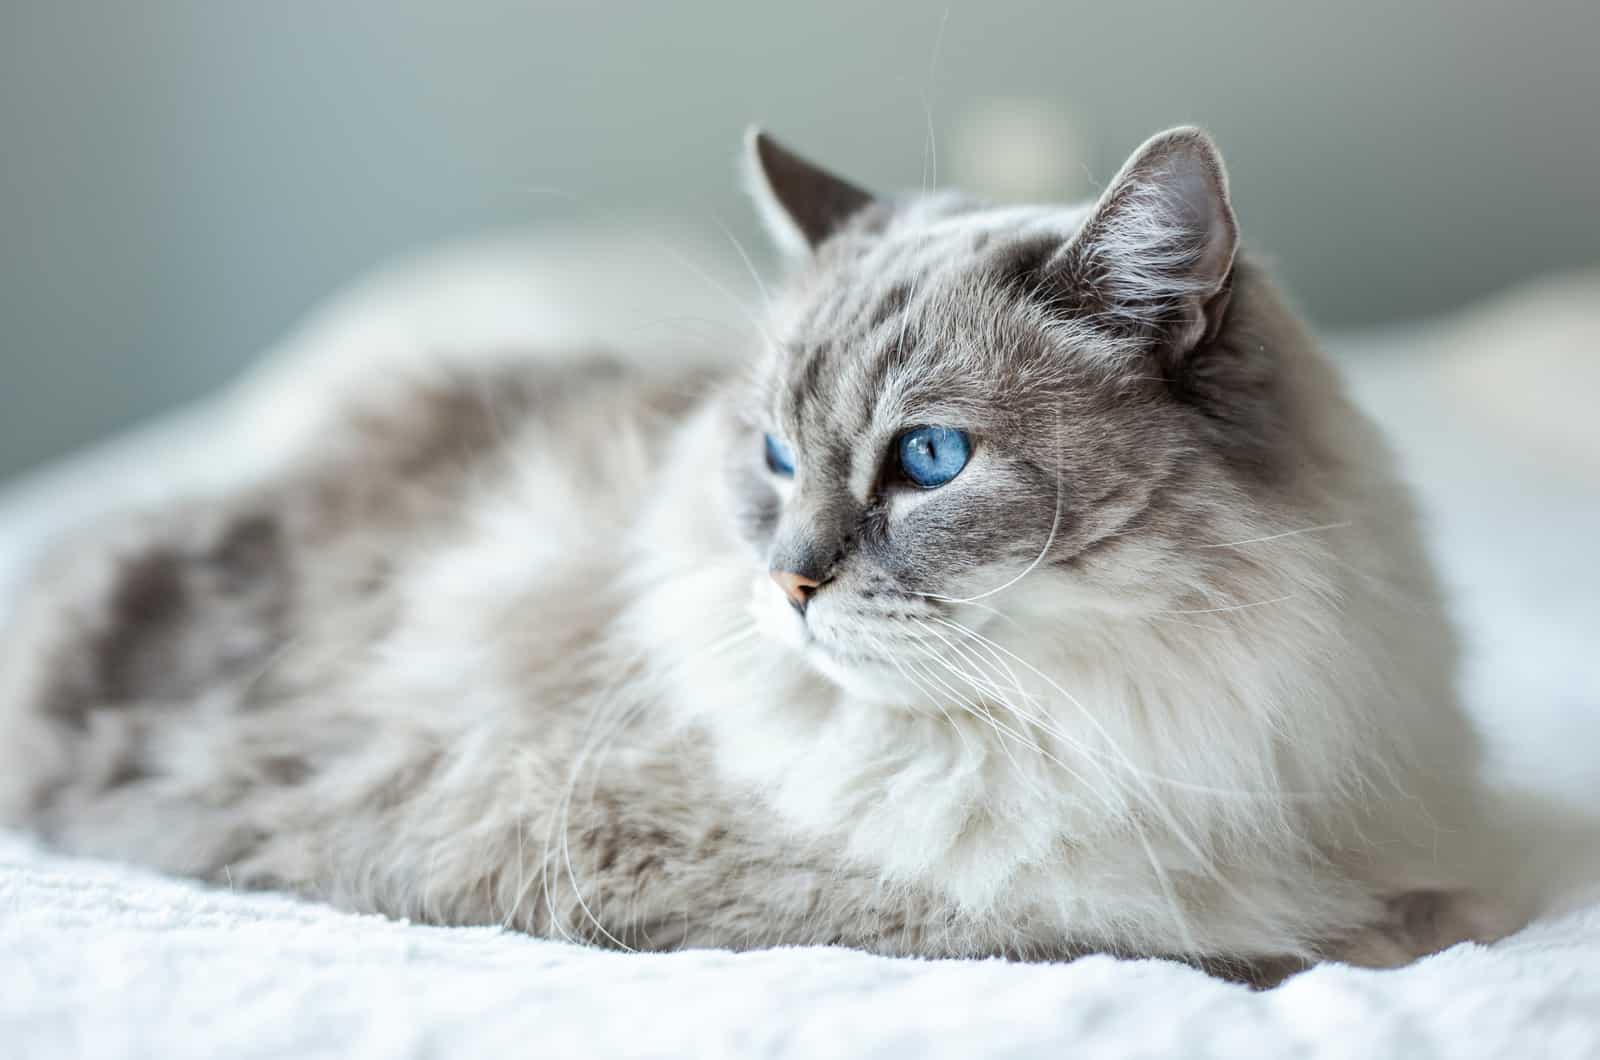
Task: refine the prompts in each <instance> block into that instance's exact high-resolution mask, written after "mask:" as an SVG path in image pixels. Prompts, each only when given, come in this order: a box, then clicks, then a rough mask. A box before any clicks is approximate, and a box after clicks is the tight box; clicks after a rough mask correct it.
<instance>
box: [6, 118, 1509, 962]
mask: <svg viewBox="0 0 1600 1060" xmlns="http://www.w3.org/2000/svg"><path fill="white" fill-rule="evenodd" d="M758 157H760V161H761V164H762V166H763V167H764V169H765V171H766V177H767V179H768V180H769V181H770V183H771V185H772V188H773V191H772V194H771V200H770V201H771V202H772V203H773V204H775V208H776V209H779V210H781V211H783V212H785V213H786V214H787V217H788V220H789V222H791V223H792V227H793V229H794V231H795V234H797V235H798V236H800V237H801V239H802V241H803V242H805V243H808V244H810V245H813V246H814V247H815V261H814V264H813V266H812V267H811V268H810V269H808V270H806V271H805V272H804V273H803V274H802V276H801V278H800V280H799V282H798V283H797V284H795V285H794V286H793V287H791V289H790V290H789V291H788V292H787V294H786V296H785V299H784V301H783V303H782V305H781V306H780V307H779V311H778V313H777V314H776V317H775V319H774V321H773V328H774V329H775V334H774V335H772V336H771V340H772V342H773V344H774V347H775V349H774V350H773V351H772V353H771V356H770V358H769V360H768V362H767V363H766V364H764V365H763V367H762V370H761V371H759V372H758V373H757V374H756V378H755V379H754V380H753V381H752V380H750V379H749V378H748V377H749V374H750V373H749V372H748V370H747V369H746V368H745V366H743V365H738V366H732V367H730V368H729V369H728V370H727V371H726V372H722V373H716V372H713V373H710V374H704V373H701V374H689V373H685V374H683V375H679V376H674V375H672V374H670V373H669V374H663V375H659V376H652V375H649V374H647V373H643V372H640V371H637V370H620V369H616V368H614V367H611V366H609V365H608V364H607V363H606V362H603V361H595V362H591V363H588V364H578V365H575V366H573V367H569V368H565V369H553V368H550V367H544V366H540V365H539V364H538V363H537V361H536V360H534V359H529V360H526V361H517V360H514V359H513V360H508V361H507V362H505V363H504V364H501V365H499V366H497V367H494V368H491V369H485V370H483V371H482V372H471V373H457V374H452V375H449V376H448V377H444V376H441V377H436V378H428V379H412V380H409V381H408V380H403V379H402V380H385V381H377V380H374V381H372V385H371V386H370V387H364V388H363V391H362V392H361V393H359V394H351V395H347V396H341V397H340V398H339V399H338V400H337V401H336V402H335V404H336V406H338V407H339V409H340V411H339V413H338V414H337V415H335V416H334V417H333V418H332V419H331V420H330V424H329V427H328V433H327V434H326V436H325V437H321V438H319V439H317V442H316V444H315V445H314V446H311V447H308V450H307V453H306V455H305V457H304V458H302V459H300V460H299V461H297V462H292V463H291V464H290V466H288V467H286V468H285V469H283V470H282V471H281V472H279V473H278V474H276V475H275V476H274V477H273V478H272V479H271V480H270V481H268V482H265V483H261V484H259V485H257V486H253V487H251V488H250V489H249V490H247V491H243V492H241V493H240V494H239V495H237V496H230V497H224V498H214V499H210V500H205V501H197V502H196V503H195V504H194V505H193V506H192V507H190V508H188V509H185V510H181V511H175V512H170V513H163V514H161V515H158V516H156V517H154V518H153V519H150V520H148V521H142V522H141V521H132V520H131V521H129V522H128V523H127V524H125V525H123V526H120V527H119V528H117V530H116V531H115V532H114V538H115V539H114V540H108V539H103V538H94V539H91V540H88V541H86V542H85V543H84V544H82V545H81V546H78V547H75V548H71V549H68V550H65V551H64V552H63V554H62V557H61V559H60V560H59V563H58V566H57V567H56V568H55V570H54V573H51V572H47V573H46V575H45V576H44V577H42V578H41V580H40V582H39V589H38V590H37V591H36V593H35V594H34V595H33V597H32V598H31V599H30V601H29V602H28V604H27V605H26V606H25V607H24V609H23V611H22V613H21V616H20V620H19V622H18V624H17V626H16V628H15V631H14V632H13V633H12V634H11V635H10V636H9V638H8V640H7V642H6V643H5V644H4V646H3V648H0V652H3V654H0V660H3V661H0V719H3V732H4V733H5V735H4V738H3V739H0V765H3V766H4V772H3V775H0V813H3V814H5V815H6V816H7V817H9V818H11V819H14V820H17V821H19V822H21V823H24V824H26V825H28V826H29V827H32V828H34V829H36V830H38V831H40V832H42V833H43V834H45V835H47V836H48V837H49V838H50V839H51V840H52V841H54V842H56V843H59V844H61V845H62V846H64V847H67V848H69V849H73V850H78V851H83V852H87V853H92V854H97V855H103V856H114V857H123V858H129V859H133V860H138V861H143V862H147V863H150V864H153V865H156V866H159V867H161V868H164V869H168V870H171V871H177V872H184V873H192V874H196V875H200V876H203V877H206V878H209V879H214V880H219V881H224V880H226V881H231V882H232V883H234V884H236V885H252V886H274V887H285V888H289V889H293V890H296V891H299V892H302V893H307V894H312V895H317V896H323V897H327V898H330V899H332V900H334V901H337V902H340V903H341V904H345V905H349V906H352V907H355V908H362V909H373V910H378V911H382V912H386V913H390V914H394V915H405V916H411V917H414V918H418V919H426V920H431V921H438V922H444V923H497V922H498V923H506V924H510V925H512V926H515V927H518V928H521V929H524V930H528V931H532V932H536V933H539V934H546V935H553V936H562V937H575V938H583V939H588V940H592V941H597V942H603V943H610V944H620V945H626V946H630V947H636V948H661V947H674V946H683V945H719V946H733V947H744V946H756V945H767V944H777V943H815V942H831V943H839V944H844V945H850V946H857V947H862V948H867V949H873V950H878V951H882V952H889V953H909V954H926V955H956V954H1007V955H1013V956H1021V957H1061V956H1070V955H1074V954H1077V953H1081V952H1085V951H1089V950H1107V951H1113V952H1123V953H1145V954H1163V955H1173V956H1181V957H1186V958H1189V959H1194V960H1199V961H1203V962H1214V963H1216V964H1218V965H1230V964H1232V965H1236V966H1239V967H1245V966H1260V965H1267V964H1272V963H1273V962H1290V963H1291V964H1292V963H1293V962H1298V961H1306V960H1313V959H1316V958H1318V957H1320V956H1329V955H1331V956H1343V957H1348V958H1352V959H1358V960H1365V961H1369V962H1372V963H1392V962H1394V961H1396V960H1403V959H1405V958H1408V957H1410V956H1414V955H1416V954H1419V953H1423V952H1429V951H1431V950H1432V949H1435V948H1437V947H1438V946H1440V945H1443V944H1448V943H1449V942H1453V941H1456V940H1457V939H1459V938H1462V937H1466V936H1468V935H1472V934H1475V933H1482V932H1483V931H1484V930H1485V929H1484V927H1483V926H1482V925H1481V924H1480V923H1478V922H1476V921H1474V920H1473V919H1472V918H1471V917H1469V916H1467V915H1466V909H1467V907H1466V904H1465V903H1463V902H1461V901H1459V900H1458V898H1457V897H1456V896H1457V894H1458V892H1462V891H1465V890H1468V889H1470V888H1473V887H1475V886H1478V885H1480V884H1482V883H1483V882H1484V881H1483V879H1482V876H1481V868H1476V867H1474V865H1473V864H1472V863H1471V862H1472V859H1471V857H1470V856H1469V855H1470V854H1471V853H1472V851H1473V850H1475V849H1477V850H1481V849H1482V847H1483V842H1482V840H1481V839H1480V838H1478V837H1469V835H1468V833H1467V829H1468V826H1469V825H1471V824H1473V823H1474V820H1475V809H1474V798H1475V796H1474V785H1473V771H1474V769H1475V766H1476V749H1475V745H1474V740H1473V736H1472V733H1471V731H1470V729H1469V727H1468V726H1467V724H1466V722H1465V719H1464V718H1463V717H1462V715H1461V713H1460V711H1459V708H1458V705H1457V703H1456V699H1455V695H1454V690H1453V683H1452V682H1453V675H1454V664H1455V659H1454V652H1455V648H1454V641H1453V639H1452V636H1451V633H1450V630H1449V626H1448V623H1447V622H1446V621H1445V620H1444V617H1443V613H1442V608H1441V604H1440V601H1439V597H1438V591H1437V588H1436V587H1435V585H1434V581H1433V578H1432V575H1431V573H1430V569H1429V566H1428V563H1427V561H1426V558H1425V556H1424V555H1423V553H1422V550H1421V548H1420V546H1419V544H1418V541H1417V535H1416V529H1415V526H1414V517H1413V515H1412V512H1411V508H1410V505H1409V503H1408V501H1407V498H1406V497H1405V495H1404V492H1403V491H1402V490H1401V489H1400V488H1399V487H1398V486H1397V485H1396V483H1395V482H1394V480H1393V478H1392V469H1391V467H1390V464H1391V461H1390V458H1389V456H1388V455H1387V453H1386V452H1385V451H1384V449H1383V447H1382V445H1381V443H1380V442H1379V440H1378V439H1377V438H1376V436H1375V433H1374V432H1373V430H1372V429H1371V428H1370V426H1369V425H1368V424H1367V423H1366V421H1365V420H1364V419H1363V418H1362V417H1361V416H1360V414H1359V413H1357V412H1356V411H1355V410H1354V409H1353V408H1351V407H1350V406H1349V404H1348V403H1347V401H1346V400H1345V398H1344V397H1343V395H1342V392H1341V390H1340V387H1339V385H1338V383H1337V380H1336V379H1335V378H1334V376H1333V374H1332V372H1331V369H1330V368H1329V366H1328V365H1327V364H1326V362H1325V361H1324V359H1323V358H1322V356H1321V355H1320V354H1319V353H1318V352H1317V351H1316V349H1315V347H1314V344H1313V343H1312V342H1311V340H1310V339H1309V338H1308V337H1307V336H1306V335H1305V333H1304V332H1303V330H1302V329H1301V328H1300V326H1299V325H1298V323H1297V322H1296V321H1295V320H1294V319H1293V317H1292V315H1291V314H1289V313H1288V312H1287V311H1286V310H1285V308H1284V307H1283V305H1282V304H1281V302H1280V300H1279V298H1278V297H1277V295H1276V294H1275V293H1274V292H1273V290H1272V289H1271V286H1270V284H1269V283H1268V282H1267V280H1266V279H1265V278H1264V277H1263V276H1262V274H1261V273H1260V272H1259V270H1258V269H1256V268H1255V267H1253V266H1251V265H1250V264H1248V263H1245V262H1238V263H1235V262H1234V255H1233V242H1232V240H1233V235H1232V215H1231V211H1228V210H1227V208H1226V197H1225V187H1224V186H1223V185H1222V184H1221V177H1220V169H1219V168H1217V167H1216V165H1215V162H1214V156H1213V155H1212V154H1210V148H1209V144H1206V143H1205V142H1204V141H1203V140H1201V139H1199V138H1198V137H1196V136H1195V134H1192V133H1180V134H1174V135H1173V136H1169V137H1168V138H1167V139H1166V140H1165V141H1160V142H1153V144H1152V145H1151V146H1149V147H1147V148H1146V149H1145V151H1144V152H1142V153H1141V156H1140V158H1139V159H1136V160H1135V162H1134V163H1130V167H1129V168H1128V169H1127V170H1125V172H1124V175H1123V176H1122V177H1121V178H1119V181H1118V183H1117V184H1115V185H1113V188H1112V191H1111V192H1108V195H1107V197H1106V198H1105V199H1103V200H1102V202H1101V204H1100V205H1099V206H1098V207H1096V208H1095V209H1094V210H1092V211H1091V210H1088V209H1084V208H1077V209H1038V210H1032V211H1028V210H986V209H981V208H979V207H976V206H974V205H972V204H969V203H966V202H964V201H961V200H957V199H953V198H949V197H941V196H933V197H921V198H918V199H915V200H913V201H911V202H909V203H907V204H901V205H886V204H883V203H878V202H875V201H872V200H870V199H868V198H867V197H865V195H864V193H860V192H859V191H858V190H857V189H854V188H853V187H851V186H849V185H845V184H842V183H841V182H832V183H828V182H827V181H828V180H830V179H831V178H824V177H823V176H822V175H820V174H818V173H816V172H815V171H814V170H810V169H809V168H807V167H805V165H804V164H803V163H800V162H798V160H796V159H793V158H792V156H788V155H786V154H783V153H781V152H778V151H777V150H776V149H775V148H773V147H772V146H771V145H770V143H765V142H763V144H762V149H761V151H758ZM1196 166H1198V167H1199V168H1194V167H1196ZM1208 167H1209V168H1208ZM1208 179H1209V180H1210V181H1211V182H1212V183H1208ZM797 182H798V184H797ZM819 182H821V183H819ZM1213 184H1214V185H1215V186H1214V187H1213ZM808 187H809V191H808ZM1152 188H1153V189H1156V190H1157V191H1160V190H1161V189H1163V188H1164V189H1167V190H1169V191H1171V196H1170V201H1169V202H1168V203H1167V206H1168V207H1169V213H1171V212H1172V210H1171V209H1170V207H1172V204H1173V203H1176V204H1177V207H1178V210H1177V213H1176V214H1174V217H1175V218H1176V219H1175V220H1174V217H1168V218H1166V219H1165V220H1166V221H1170V222H1172V223H1173V224H1175V225H1176V226H1177V228H1175V229H1173V231H1172V232H1166V233H1163V231H1162V230H1161V229H1160V228H1159V225H1156V224H1154V222H1151V218H1150V217H1141V216H1139V215H1138V214H1137V211H1138V210H1144V211H1145V212H1146V213H1149V212H1150V211H1151V210H1152V209H1157V208H1159V207H1160V206H1161V203H1160V202H1159V201H1157V200H1158V198H1159V196H1156V197H1152V195H1153V193H1151V192H1150V189H1152ZM1213 195H1214V197H1215V199H1216V203H1217V204H1219V206H1220V212H1216V213H1214V214H1212V213H1208V212H1207V208H1208V204H1209V203H1210V201H1211V199H1210V196H1213ZM1119 196H1121V197H1120V198H1119ZM1152 204H1154V205H1152ZM1130 211H1133V212H1130ZM1156 220H1161V219H1160V218H1157V219H1156ZM1147 222H1150V223H1147ZM1185 225H1189V226H1190V227H1192V228H1193V231H1190V230H1189V229H1186V228H1184V226H1185ZM1141 226H1143V227H1141ZM1178 229H1183V230H1182V231H1178ZM1174 233H1176V236H1174V238H1179V244H1180V245H1178V250H1179V251H1180V252H1179V253H1176V254H1174V253H1173V252H1172V251H1173V248H1172V247H1163V246H1162V244H1161V239H1162V238H1164V236H1172V235H1174ZM1191 237H1192V238H1191ZM1184 240H1188V242H1184ZM1224 243H1225V244H1226V246H1225V248H1224V246H1223V244H1224ZM1224 249H1225V253H1223V250H1224ZM1164 278H1165V279H1164ZM1163 282H1167V283H1169V286H1170V289H1169V290H1166V291H1165V292H1164V293H1162V292H1160V291H1159V289H1158V288H1159V285H1160V284H1161V283H1163ZM1158 295H1159V296H1158ZM928 424H959V426H960V427H961V429H962V430H961V438H962V439H968V438H969V437H970V439H971V454H970V457H968V458H967V459H968V461H969V462H968V463H967V464H966V465H965V466H963V467H960V468H958V469H957V474H958V476H959V477H955V478H953V479H951V480H950V481H949V483H948V485H945V484H940V487H939V488H936V489H912V488H910V487H909V486H908V484H907V483H905V482H903V481H900V480H899V479H894V480H893V481H891V479H892V478H893V476H892V475H891V474H890V471H889V470H887V469H889V468H890V464H889V463H886V459H887V458H885V457H884V456H883V455H882V454H883V453H884V451H885V447H886V446H887V447H888V450H889V451H891V452H892V451H893V449H894V445H895V444H896V443H895V440H896V439H903V438H904V437H906V432H907V429H908V428H911V427H915V426H917V425H928ZM763 432H765V433H766V434H767V435H768V437H769V440H768V441H767V443H766V445H767V458H766V460H767V464H766V465H765V466H763V464H762V456H761V438H762V434H763ZM781 438H787V439H788V441H782V440H781ZM791 443H792V448H793V450H794V451H795V452H797V453H798V454H799V456H798V457H796V458H795V459H794V465H798V467H796V466H793V465H790V464H788V463H787V457H782V456H779V457H775V456H774V455H773V454H774V453H775V452H778V453H788V451H789V450H790V448H791ZM961 444H962V445H963V446H965V445H967V444H968V443H967V442H966V441H962V443H961ZM774 446H777V447H778V448H777V449H774V448H773V447H774ZM963 453H965V450H963ZM774 461H776V462H774ZM769 565H770V566H771V567H772V569H773V571H774V575H775V577H776V579H777V580H778V582H779V585H774V584H773V582H772V581H770V580H769V579H768V578H767V576H766V572H767V568H768V566H769ZM780 585H781V586H783V589H782V590H780ZM785 591H786V592H787V594H788V597H789V599H788V600H785ZM791 604H792V605H793V606H792V607H791Z"/></svg>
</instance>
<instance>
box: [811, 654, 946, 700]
mask: <svg viewBox="0 0 1600 1060" xmlns="http://www.w3.org/2000/svg"><path fill="white" fill-rule="evenodd" d="M804 654H805V659H806V662H808V663H809V664H810V665H811V667H812V668H813V669H814V670H816V671H817V672H818V673H819V674H821V675H822V676H823V677H825V678H827V679H828V680H829V681H830V682H832V683H833V684H834V685H835V686H836V687H838V689H839V690H840V691H841V692H843V693H845V694H846V695H847V696H849V697H850V698H851V699H856V700H864V701H866V702H871V703H882V704H884V705H886V706H913V705H915V702H916V701H918V700H920V699H922V698H924V697H923V696H922V695H921V694H920V693H918V692H917V690H916V689H915V688H913V687H911V685H910V683H909V682H908V681H907V680H906V678H905V675H904V674H902V673H901V672H900V671H898V670H897V669H895V667H894V666H893V665H892V664H889V663H876V662H870V661H863V660H860V659H850V660H848V661H846V660H841V659H839V658H837V657H836V656H834V655H833V654H831V653H830V652H829V651H828V650H827V648H825V647H823V646H822V645H821V644H818V643H816V642H815V641H813V642H811V643H809V644H807V645H806V647H805V649H804Z"/></svg>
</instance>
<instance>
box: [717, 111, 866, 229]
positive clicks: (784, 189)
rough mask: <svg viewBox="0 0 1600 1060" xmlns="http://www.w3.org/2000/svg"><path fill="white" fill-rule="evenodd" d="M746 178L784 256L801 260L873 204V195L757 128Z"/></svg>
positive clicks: (750, 137)
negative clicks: (788, 255) (800, 257)
mask: <svg viewBox="0 0 1600 1060" xmlns="http://www.w3.org/2000/svg"><path fill="white" fill-rule="evenodd" d="M745 176H746V182H747V183H748V185H749V187H750V193H751V195H752V196H753V197H754V198H755V200H756V208H757V209H758V210H759V211H760V212H761V219H762V220H763V221H764V222H765V223H766V226H767V228H768V229H769V230H770V231H771V232H772V235H773V238H774V239H775V240H776V241H777V242H778V245H779V246H780V247H781V248H782V249H783V250H784V251H785V252H787V253H793V254H797V255H799V254H805V253H809V252H810V251H812V250H815V249H816V247H817V246H818V245H819V244H820V243H821V242H822V241H823V240H825V239H827V238H828V237H829V236H830V235H832V234H833V233H834V232H836V231H838V229H839V227H840V226H841V225H843V224H844V223H845V222H846V221H847V220H849V219H850V218H851V217H852V216H854V215H855V214H857V213H859V212H860V211H861V210H864V209H865V208H866V207H868V206H870V205H872V201H873V199H872V195H871V194H870V193H868V192H866V191H863V190H862V189H861V188H858V187H856V186H855V185H854V184H852V183H850V182H849V181H847V180H844V179H842V178H840V177H836V176H834V175H833V174H832V173H829V172H828V171H827V170H825V169H822V168H821V167H820V166H817V165H814V164H812V163H811V162H808V161H806V160H805V159H803V158H801V157H800V156H799V155H797V154H795V153H794V152H792V151H790V150H789V149H788V148H786V147H784V146H783V145H782V144H780V143H778V141H776V140H774V139H773V138H772V137H770V136H768V135H767V134H766V133H765V132H763V131H761V130H760V129H758V128H755V127H753V126H752V127H751V128H750V130H749V131H748V132H747V133H746V134H745Z"/></svg>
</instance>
